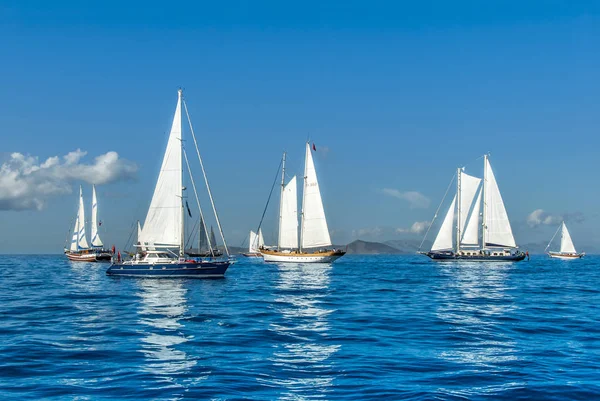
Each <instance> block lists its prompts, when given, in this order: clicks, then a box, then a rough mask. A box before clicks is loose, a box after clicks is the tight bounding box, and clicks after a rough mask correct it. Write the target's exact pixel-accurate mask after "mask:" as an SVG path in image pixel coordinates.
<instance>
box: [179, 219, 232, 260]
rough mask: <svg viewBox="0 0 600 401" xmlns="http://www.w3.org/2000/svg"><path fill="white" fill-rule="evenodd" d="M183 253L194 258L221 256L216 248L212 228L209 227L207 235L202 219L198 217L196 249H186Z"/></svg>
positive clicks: (215, 239) (221, 253)
mask: <svg viewBox="0 0 600 401" xmlns="http://www.w3.org/2000/svg"><path fill="white" fill-rule="evenodd" d="M185 253H186V255H188V256H191V257H194V258H215V257H218V256H223V252H221V250H220V249H219V248H217V238H216V236H215V230H214V229H213V226H212V225H211V226H210V234H209V232H208V229H207V227H206V224H204V219H203V218H202V217H200V222H199V224H198V248H188V250H187V251H185Z"/></svg>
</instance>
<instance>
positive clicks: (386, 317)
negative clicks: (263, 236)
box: [0, 255, 600, 400]
mask: <svg viewBox="0 0 600 401" xmlns="http://www.w3.org/2000/svg"><path fill="white" fill-rule="evenodd" d="M107 267H108V265H107V264H88V263H77V262H69V261H67V260H66V258H65V257H64V256H63V255H24V256H8V255H2V256H0V399H2V400H11V399H14V400H371V399H378V400H379V399H381V400H484V399H485V400H489V399H493V400H521V399H522V400H594V399H600V257H599V256H586V257H585V258H584V259H581V260H573V261H560V260H551V259H548V258H547V257H545V256H542V255H539V256H538V255H533V256H532V257H531V260H530V261H523V262H518V263H460V264H459V263H455V262H449V263H440V262H433V261H431V260H429V259H427V258H426V257H424V256H415V255H410V256H356V255H347V256H345V257H343V258H341V259H339V260H338V261H337V262H335V263H333V264H298V265H292V264H290V265H284V264H282V265H277V264H264V263H263V262H262V261H259V260H252V259H246V258H243V257H240V258H238V260H237V262H236V263H235V264H234V265H232V266H231V267H230V269H229V270H228V271H227V274H226V276H225V278H223V279H140V278H115V277H108V276H106V274H105V271H106V269H107Z"/></svg>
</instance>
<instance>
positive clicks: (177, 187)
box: [141, 90, 183, 248]
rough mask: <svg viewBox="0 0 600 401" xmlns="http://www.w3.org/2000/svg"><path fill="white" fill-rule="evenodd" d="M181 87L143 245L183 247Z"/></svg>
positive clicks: (145, 224)
mask: <svg viewBox="0 0 600 401" xmlns="http://www.w3.org/2000/svg"><path fill="white" fill-rule="evenodd" d="M181 155H182V152H181V90H180V91H179V96H178V99H177V108H176V109H175V116H174V118H173V125H172V126H171V133H170V134H169V140H168V142H167V149H166V151H165V155H164V158H163V162H162V165H161V168H160V173H159V175H158V180H157V182H156V187H155V189H154V195H153V196H152V201H151V202H150V208H149V209H148V214H147V215H146V220H145V221H144V228H143V230H142V234H141V242H142V245H148V246H162V247H180V248H182V242H183V227H182V224H183V223H182V207H181V199H182V196H183V192H182V191H183V183H182V179H183V177H182V158H181Z"/></svg>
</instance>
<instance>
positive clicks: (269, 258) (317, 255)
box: [260, 250, 346, 263]
mask: <svg viewBox="0 0 600 401" xmlns="http://www.w3.org/2000/svg"><path fill="white" fill-rule="evenodd" d="M260 253H261V254H262V256H263V258H264V260H265V262H274V263H331V262H334V261H336V260H337V259H339V258H341V257H342V256H344V255H345V254H346V252H344V251H338V250H330V251H323V252H313V253H306V252H279V251H269V250H262V251H260Z"/></svg>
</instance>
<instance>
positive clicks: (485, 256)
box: [422, 155, 525, 261]
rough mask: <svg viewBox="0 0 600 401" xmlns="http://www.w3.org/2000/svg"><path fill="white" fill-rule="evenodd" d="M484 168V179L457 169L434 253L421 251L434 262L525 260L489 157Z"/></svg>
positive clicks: (432, 251) (432, 249)
mask: <svg viewBox="0 0 600 401" xmlns="http://www.w3.org/2000/svg"><path fill="white" fill-rule="evenodd" d="M483 169H484V170H483V180H482V179H481V178H478V177H474V176H471V175H468V174H466V173H465V172H464V168H459V169H458V171H457V173H456V174H457V175H456V180H457V186H456V195H455V196H454V198H453V199H452V202H451V204H450V208H449V209H448V212H447V213H446V217H445V218H444V220H443V222H442V225H441V227H440V231H439V232H438V235H437V237H436V238H435V241H434V242H433V245H432V247H431V250H430V251H429V252H422V253H423V254H425V255H427V256H429V257H430V258H431V259H433V260H456V259H460V260H469V261H519V260H523V259H525V253H524V252H522V251H519V249H518V247H517V245H516V243H515V238H514V236H513V233H512V229H511V226H510V221H509V220H508V215H507V213H506V208H505V207H504V201H503V200H502V195H500V189H499V188H498V183H497V182H496V177H495V176H494V172H493V171H492V166H491V164H490V161H489V158H488V156H487V155H485V156H484V157H483ZM442 202H443V201H442ZM436 217H437V214H436ZM434 221H435V217H434ZM432 224H433V221H432Z"/></svg>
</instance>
